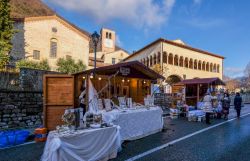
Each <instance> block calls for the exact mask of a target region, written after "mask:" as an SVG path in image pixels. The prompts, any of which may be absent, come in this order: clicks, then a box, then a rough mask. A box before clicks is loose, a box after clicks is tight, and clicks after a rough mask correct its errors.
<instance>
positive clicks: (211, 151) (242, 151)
mask: <svg viewBox="0 0 250 161" xmlns="http://www.w3.org/2000/svg"><path fill="white" fill-rule="evenodd" d="M249 112H250V105H247V106H246V107H245V108H243V110H242V113H245V114H246V113H249ZM235 115H236V114H235V112H234V110H233V109H232V111H231V112H230V118H233V117H235ZM222 122H224V120H223V119H219V120H218V119H213V120H212V124H211V125H206V124H205V123H204V122H189V121H187V119H186V118H179V119H176V120H171V119H169V118H165V119H164V126H165V128H164V130H163V131H162V132H159V133H156V134H153V135H150V136H148V137H145V138H142V139H139V140H135V141H130V142H125V143H123V145H122V151H121V152H120V153H119V154H118V156H117V158H115V159H114V160H113V161H124V160H127V159H130V158H132V157H134V156H138V155H139V154H142V153H144V152H147V151H149V150H151V149H154V148H156V147H159V146H161V145H164V144H166V143H169V142H171V141H174V140H176V139H179V138H182V137H184V136H186V135H189V134H191V133H194V132H197V131H199V130H201V129H205V128H208V127H211V126H213V125H216V124H219V123H222ZM43 148H44V143H35V144H29V145H22V146H19V147H13V148H8V149H4V150H3V149H2V150H0V161H38V160H40V157H41V155H42V153H43ZM138 160H146V161H158V160H159V161H164V160H170V161H220V160H222V161H231V160H232V161H234V160H235V161H245V160H246V161H250V115H248V116H246V117H244V118H241V119H240V120H234V121H232V122H228V123H225V124H223V125H220V126H218V127H216V128H213V129H210V130H208V131H205V132H202V133H200V134H198V135H195V136H192V137H190V138H187V139H185V140H182V141H180V142H178V143H175V144H173V145H171V146H169V147H166V148H164V149H161V150H158V151H156V152H154V153H151V154H149V155H146V156H145V157H142V158H140V159H138Z"/></svg>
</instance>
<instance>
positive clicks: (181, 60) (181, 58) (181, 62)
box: [179, 56, 183, 67]
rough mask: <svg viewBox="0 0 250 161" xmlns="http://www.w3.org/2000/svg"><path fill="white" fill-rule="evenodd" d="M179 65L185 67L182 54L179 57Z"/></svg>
mask: <svg viewBox="0 0 250 161" xmlns="http://www.w3.org/2000/svg"><path fill="white" fill-rule="evenodd" d="M179 66H180V67H183V56H181V57H180V59H179Z"/></svg>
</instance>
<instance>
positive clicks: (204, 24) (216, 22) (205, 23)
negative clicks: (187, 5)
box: [186, 18, 225, 28]
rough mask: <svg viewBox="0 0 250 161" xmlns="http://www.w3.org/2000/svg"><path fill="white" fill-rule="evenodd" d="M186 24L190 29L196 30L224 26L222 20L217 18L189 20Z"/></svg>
mask: <svg viewBox="0 0 250 161" xmlns="http://www.w3.org/2000/svg"><path fill="white" fill-rule="evenodd" d="M186 23H187V24H188V25H190V26H192V27H197V28H211V27H218V26H221V25H224V24H225V21H224V20H223V19H219V18H213V19H208V18H202V19H201V18H191V19H190V20H188V21H186Z"/></svg>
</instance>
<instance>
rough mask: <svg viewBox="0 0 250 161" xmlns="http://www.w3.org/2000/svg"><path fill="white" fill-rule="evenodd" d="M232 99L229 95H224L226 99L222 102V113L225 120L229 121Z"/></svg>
mask: <svg viewBox="0 0 250 161" xmlns="http://www.w3.org/2000/svg"><path fill="white" fill-rule="evenodd" d="M230 102H231V101H230V97H229V94H228V93H225V94H224V98H223V100H222V112H223V115H224V120H227V119H228V114H229V108H230Z"/></svg>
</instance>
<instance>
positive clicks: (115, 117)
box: [102, 107, 163, 140]
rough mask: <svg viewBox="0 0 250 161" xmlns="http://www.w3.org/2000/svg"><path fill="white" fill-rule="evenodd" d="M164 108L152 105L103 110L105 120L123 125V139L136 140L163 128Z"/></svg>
mask: <svg viewBox="0 0 250 161" xmlns="http://www.w3.org/2000/svg"><path fill="white" fill-rule="evenodd" d="M162 113H163V111H162V109H161V108H160V107H151V108H150V109H149V110H148V109H146V108H141V109H136V110H126V112H123V111H120V110H112V111H110V112H105V111H103V112H102V117H103V120H104V121H105V122H108V123H110V122H111V123H113V124H115V125H119V126H120V127H121V131H120V133H121V139H122V140H135V139H139V138H142V137H145V136H148V135H151V134H153V133H157V132H159V131H161V130H162V128H163V119H162Z"/></svg>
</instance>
